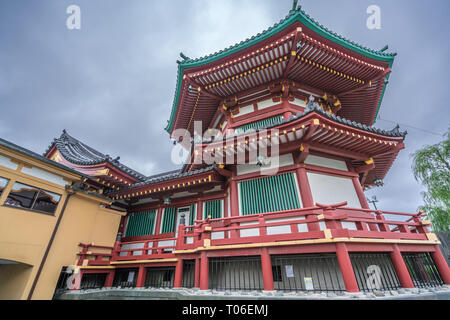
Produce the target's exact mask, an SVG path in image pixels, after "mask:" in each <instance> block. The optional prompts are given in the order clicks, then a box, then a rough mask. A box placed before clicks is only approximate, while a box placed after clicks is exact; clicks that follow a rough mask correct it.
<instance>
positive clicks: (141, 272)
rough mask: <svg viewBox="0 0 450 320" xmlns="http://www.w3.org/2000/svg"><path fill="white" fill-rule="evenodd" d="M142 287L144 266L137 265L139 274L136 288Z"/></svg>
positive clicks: (143, 283) (143, 284)
mask: <svg viewBox="0 0 450 320" xmlns="http://www.w3.org/2000/svg"><path fill="white" fill-rule="evenodd" d="M144 286H145V268H144V265H143V264H141V265H139V272H138V277H137V282H136V287H137V288H142V287H144Z"/></svg>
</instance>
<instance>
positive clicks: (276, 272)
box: [272, 266, 283, 281]
mask: <svg viewBox="0 0 450 320" xmlns="http://www.w3.org/2000/svg"><path fill="white" fill-rule="evenodd" d="M272 275H273V281H283V278H282V275H281V266H272Z"/></svg>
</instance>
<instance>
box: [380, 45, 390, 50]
mask: <svg viewBox="0 0 450 320" xmlns="http://www.w3.org/2000/svg"><path fill="white" fill-rule="evenodd" d="M387 49H389V45H385V46H384V47H383V48H382V49H381V50H380V52H385V51H386V50H387Z"/></svg>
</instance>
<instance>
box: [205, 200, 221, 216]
mask: <svg viewBox="0 0 450 320" xmlns="http://www.w3.org/2000/svg"><path fill="white" fill-rule="evenodd" d="M208 216H211V219H219V218H222V200H213V201H208V202H205V214H204V219H206V218H208Z"/></svg>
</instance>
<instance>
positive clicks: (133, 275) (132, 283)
mask: <svg viewBox="0 0 450 320" xmlns="http://www.w3.org/2000/svg"><path fill="white" fill-rule="evenodd" d="M138 272H139V269H137V268H133V269H116V272H115V274H114V282H113V287H122V288H127V287H132V288H134V287H136V282H137V275H138Z"/></svg>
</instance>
